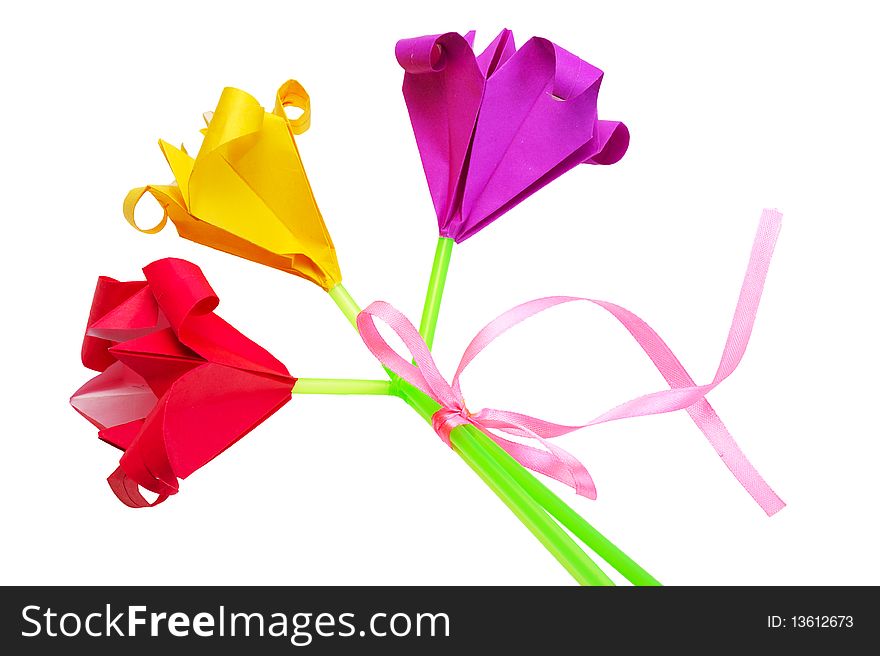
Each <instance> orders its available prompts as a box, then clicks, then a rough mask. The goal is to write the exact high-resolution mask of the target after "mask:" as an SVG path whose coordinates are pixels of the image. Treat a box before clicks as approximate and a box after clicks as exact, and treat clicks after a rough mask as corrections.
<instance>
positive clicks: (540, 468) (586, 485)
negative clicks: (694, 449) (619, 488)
mask: <svg viewBox="0 0 880 656" xmlns="http://www.w3.org/2000/svg"><path fill="white" fill-rule="evenodd" d="M781 220H782V215H781V214H780V213H779V212H777V211H776V210H764V212H763V213H762V215H761V221H760V224H759V226H758V233H757V235H756V236H755V242H754V245H753V247H752V254H751V258H750V260H749V265H748V268H747V269H746V275H745V280H744V281H743V285H742V289H741V291H740V296H739V301H738V303H737V306H736V311H735V312H734V316H733V321H732V323H731V327H730V332H729V333H728V336H727V343H726V345H725V347H724V352H723V353H722V356H721V363H720V364H719V365H718V369H717V371H716V373H715V377H714V378H713V379H712V382H710V383H707V384H705V385H697V384H696V383H695V382H694V380H693V378H691V376H690V374H688V373H687V371H686V370H685V368H684V367H683V366H682V364H681V363H680V362H679V361H678V358H677V357H676V356H675V355H674V354H673V353H672V351H671V350H670V348H669V346H667V344H666V342H664V341H663V340H662V339H661V338H660V336H659V335H658V334H657V333H656V332H655V331H654V330H653V329H652V328H651V327H650V326H648V324H647V323H645V322H644V321H642V319H640V318H639V317H638V316H636V315H635V314H633V313H632V312H630V311H629V310H627V309H625V308H622V307H620V306H619V305H615V304H614V303H609V302H607V301H599V300H594V299H590V298H578V297H573V296H550V297H547V298H539V299H535V300H533V301H529V302H527V303H523V304H522V305H518V306H516V307H515V308H512V309H510V310H508V311H507V312H505V313H504V314H502V315H500V316H499V317H498V318H496V319H494V320H493V321H491V322H490V323H489V324H487V325H486V326H485V327H484V328H483V329H482V330H481V331H480V332H478V333H477V335H476V336H475V337H474V338H473V340H471V343H470V344H469V345H468V347H467V349H465V352H464V355H462V358H461V362H460V363H459V365H458V369H457V370H456V372H455V375H454V376H453V377H452V382H451V384H450V383H448V382H447V381H446V379H444V378H443V376H442V375H441V374H440V372H439V370H438V369H437V365H436V364H435V363H434V359H433V358H432V357H431V351H430V349H428V347H427V345H426V344H425V341H424V340H423V339H422V338H421V336H420V335H419V333H418V331H417V330H416V329H415V327H414V326H413V325H412V323H411V322H410V321H409V320H408V319H407V318H406V317H405V316H404V315H403V314H402V313H401V312H399V311H398V310H397V309H395V308H394V307H392V306H391V305H389V304H388V303H385V302H384V301H376V302H374V303H372V304H371V305H370V306H369V307H367V308H366V309H365V310H364V311H363V312H361V313H360V314H359V315H358V319H357V324H358V330H359V331H360V334H361V337H362V339H363V340H364V343H365V344H366V345H367V348H369V349H370V352H372V353H373V355H374V356H376V358H377V359H378V360H379V361H380V362H381V363H382V364H383V365H384V366H386V367H387V368H389V369H391V370H392V371H393V372H394V373H396V374H397V375H398V376H400V377H401V378H402V379H404V380H406V381H407V382H408V383H410V384H411V385H413V386H415V387H417V388H418V389H420V390H421V391H422V392H424V393H425V394H427V395H428V396H430V397H431V398H432V399H434V400H435V401H436V402H437V403H439V404H440V406H441V407H440V409H439V410H438V411H437V412H436V413H435V414H434V417H433V426H434V430H435V431H436V432H437V434H438V435H439V436H440V438H441V439H442V440H443V441H444V442H445V443H446V444H447V445H448V444H449V443H450V442H449V434H450V432H451V431H452V429H453V428H455V427H456V426H460V425H462V424H471V425H473V426H475V427H476V428H478V429H479V430H481V431H483V432H484V433H485V434H486V435H488V436H489V437H490V438H491V439H492V440H494V441H495V442H496V443H497V444H498V445H499V446H501V447H502V448H503V449H504V450H505V451H507V452H508V453H509V454H510V455H511V456H512V457H513V458H515V459H516V460H517V461H518V462H519V463H520V464H521V465H523V466H524V467H526V468H528V469H531V470H532V471H535V472H538V473H541V474H544V475H545V476H549V477H551V478H554V479H556V480H558V481H560V482H562V483H565V484H566V485H568V486H570V487H573V488H574V489H575V491H576V492H577V494H579V495H582V496H585V497H588V498H590V499H595V498H596V487H595V485H594V484H593V479H592V477H591V476H590V474H589V472H587V470H586V468H585V467H584V465H583V464H582V463H581V462H580V461H579V460H577V458H575V457H574V456H572V455H571V454H570V453H568V452H567V451H565V450H563V449H562V448H560V447H558V446H555V445H554V444H553V443H552V442H551V441H550V438H554V437H558V436H560V435H565V434H566V433H570V432H572V431H575V430H578V429H581V428H586V427H588V426H595V425H597V424H602V423H605V422H608V421H615V420H617V419H626V418H628V417H642V416H646V415H655V414H662V413H666V412H673V411H675V410H687V412H688V414H689V415H690V417H691V419H692V420H693V421H694V423H695V424H696V425H697V427H698V428H699V429H700V430H701V431H703V434H704V435H705V436H706V439H708V440H709V443H710V444H711V445H712V446H713V447H714V448H715V451H716V452H717V453H718V455H719V457H720V458H721V459H722V461H723V462H724V464H725V465H727V467H728V469H730V471H731V472H732V473H733V475H734V476H735V477H736V479H737V480H738V481H739V482H740V484H741V485H742V486H743V487H744V488H745V489H746V491H747V492H748V493H749V494H750V495H751V496H752V498H754V499H755V501H756V502H757V503H758V504H759V505H760V506H761V508H762V509H763V510H764V512H766V513H767V515H773V514H775V513H776V512H778V511H779V510H781V509H782V508H784V507H785V502H783V501H782V499H780V498H779V496H778V495H777V494H776V493H775V492H774V491H773V490H772V489H771V488H770V486H769V485H768V484H767V483H766V482H765V481H764V479H763V478H762V477H761V475H760V474H759V473H758V472H757V470H756V469H755V468H754V466H753V465H752V464H751V463H750V462H749V460H748V459H747V458H746V456H745V454H743V452H742V450H741V449H740V448H739V445H737V443H736V441H735V440H734V439H733V436H732V435H731V434H730V433H729V432H728V430H727V428H726V427H725V426H724V424H723V423H722V421H721V419H720V418H719V417H718V415H717V414H716V413H715V410H714V409H713V408H712V406H711V405H709V402H708V401H707V400H706V398H705V397H706V394H708V393H709V392H710V391H711V390H713V389H714V388H715V387H717V386H718V385H720V384H721V382H722V381H723V380H724V379H725V378H727V377H728V376H729V375H730V374H731V373H733V371H734V370H735V369H736V367H737V366H738V365H739V363H740V361H741V360H742V357H743V354H744V353H745V350H746V346H747V345H748V341H749V337H750V335H751V332H752V327H753V326H754V322H755V316H756V314H757V311H758V305H759V303H760V300H761V293H762V291H763V288H764V282H765V280H766V277H767V270H768V268H769V265H770V260H771V258H772V256H773V249H774V247H775V245H776V240H777V237H778V235H779V230H780V227H781ZM574 301H586V302H589V303H592V304H594V305H598V306H599V307H601V308H603V309H604V310H606V311H608V312H609V313H610V314H611V315H612V316H613V317H614V318H615V319H617V320H618V321H619V322H620V323H621V324H622V325H623V327H624V328H626V329H627V330H628V331H629V333H630V334H631V335H632V336H633V337H634V338H635V340H636V341H637V342H638V344H639V346H641V347H642V350H644V352H645V354H646V355H647V356H648V357H649V358H650V359H651V361H652V362H653V363H654V366H656V367H657V369H658V370H659V371H660V373H661V374H662V375H663V377H664V378H665V379H666V382H667V383H669V386H670V389H666V390H662V391H659V392H654V393H653V394H646V395H645V396H640V397H638V398H635V399H632V400H630V401H627V402H626V403H623V404H621V405H619V406H617V407H615V408H613V409H611V410H609V411H608V412H605V413H603V414H601V415H599V416H598V417H596V418H595V419H593V420H592V421H589V422H587V423H586V424H583V425H580V426H566V425H562V424H556V423H553V422H549V421H545V420H543V419H537V418H535V417H530V416H528V415H524V414H520V413H518V412H512V411H509V410H494V409H491V408H486V409H483V410H480V411H479V412H471V411H469V410H468V408H467V406H466V405H465V402H464V397H463V395H462V393H461V386H460V384H459V378H460V377H461V374H462V373H463V372H464V370H465V368H467V366H468V364H470V362H471V361H472V360H473V359H474V358H475V357H476V356H477V355H478V354H479V353H480V352H481V351H482V350H483V349H484V348H486V346H488V345H489V344H491V343H492V341H494V340H495V338H496V337H498V336H499V335H501V334H502V333H504V332H505V331H507V330H509V329H510V328H512V327H513V326H515V325H516V324H518V323H520V322H521V321H524V320H525V319H528V318H529V317H531V316H533V315H535V314H538V313H540V312H543V311H544V310H547V309H549V308H551V307H555V306H557V305H561V304H564V303H571V302H574ZM374 317H376V318H379V319H381V320H383V321H384V322H385V323H387V324H388V325H389V326H390V327H391V329H392V330H394V332H395V333H397V335H398V336H399V337H400V338H401V340H403V343H404V344H405V345H406V347H407V348H408V349H409V351H410V353H411V354H412V356H413V359H414V360H415V363H416V365H417V366H413V365H412V364H410V363H409V362H408V361H407V360H405V359H404V358H403V357H402V356H401V355H400V354H398V353H397V352H396V351H395V350H394V349H392V348H391V346H389V345H388V343H387V342H386V341H385V340H384V339H383V338H382V336H381V335H380V334H379V331H378V330H377V328H376V324H375V319H374ZM493 431H501V432H503V433H506V434H508V435H512V436H516V437H520V438H527V439H534V440H537V441H538V442H539V443H540V445H541V446H542V447H544V449H546V450H542V449H537V448H534V447H531V446H528V445H526V444H521V443H519V442H514V441H511V440H508V439H505V438H503V437H501V436H499V435H497V434H496V433H494V432H493Z"/></svg>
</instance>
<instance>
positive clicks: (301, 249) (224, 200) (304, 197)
mask: <svg viewBox="0 0 880 656" xmlns="http://www.w3.org/2000/svg"><path fill="white" fill-rule="evenodd" d="M287 107H295V108H298V109H300V110H301V111H302V114H301V115H300V116H299V117H298V118H296V119H289V118H288V117H287V114H286V111H285V108H287ZM310 121H311V109H310V103H309V96H308V94H307V93H306V91H305V89H303V87H302V86H301V85H300V84H299V83H298V82H295V81H293V80H290V81H288V82H285V83H284V84H283V85H282V86H281V88H280V89H279V90H278V94H277V97H276V102H275V107H274V109H273V110H272V111H271V112H267V111H265V110H264V109H263V108H262V107H261V106H260V104H259V103H258V102H257V101H256V100H255V99H254V98H253V96H251V95H250V94H248V93H245V92H244V91H241V90H239V89H233V88H226V89H224V90H223V93H222V95H221V96H220V101H219V102H218V103H217V108H216V109H215V110H214V112H213V114H212V116H211V118H210V120H209V122H208V127H207V129H205V130H203V133H204V140H203V141H202V146H201V148H200V149H199V153H198V155H197V156H196V157H195V159H193V158H192V157H190V156H189V155H188V154H187V152H186V151H185V150H184V149H183V148H175V147H174V146H172V145H170V144H168V143H166V142H164V141H160V142H159V145H160V147H161V149H162V152H163V153H164V154H165V158H166V159H167V161H168V165H169V166H170V167H171V171H172V172H173V174H174V179H175V184H172V185H149V186H146V187H139V188H137V189H132V190H131V191H130V192H129V193H128V196H127V197H126V198H125V202H124V204H123V212H124V214H125V218H126V219H127V220H128V222H129V223H130V224H131V225H133V226H134V227H135V228H137V229H138V230H141V232H148V233H154V232H158V231H159V230H161V229H162V228H163V227H164V226H165V223H166V221H167V219H168V218H170V219H171V221H172V223H174V225H175V227H176V228H177V232H178V233H179V234H180V236H181V237H184V238H186V239H190V240H192V241H195V242H198V243H200V244H204V245H206V246H210V247H211V248H216V249H218V250H221V251H225V252H227V253H232V254H233V255H238V256H239V257H243V258H245V259H248V260H252V261H254V262H258V263H260V264H265V265H266V266H270V267H273V268H276V269H281V270H282V271H287V272H288V273H292V274H294V275H297V276H300V277H302V278H305V279H307V280H310V281H312V282H314V283H315V284H317V285H320V286H321V287H323V288H324V289H328V290H329V289H330V288H332V287H333V286H334V285H336V284H337V283H339V282H340V281H341V280H342V274H341V273H340V271H339V263H338V262H337V260H336V250H335V248H334V247H333V241H332V240H331V239H330V235H329V233H328V232H327V228H326V226H325V225H324V219H323V218H322V217H321V212H320V211H319V210H318V205H317V203H316V202H315V197H314V194H313V193H312V188H311V186H310V185H309V180H308V177H307V176H306V172H305V169H304V168H303V165H302V160H301V159H300V155H299V150H298V149H297V147H296V142H295V141H294V135H295V134H301V133H302V132H304V131H305V130H306V129H307V128H308V126H309V123H310ZM146 193H150V194H152V195H153V197H154V198H155V199H156V200H157V201H158V202H159V204H160V205H161V206H162V208H163V210H164V214H163V217H162V220H161V221H160V223H159V224H158V225H157V226H155V227H153V228H148V229H141V228H140V227H139V226H138V225H137V224H136V223H135V220H134V210H135V206H136V205H137V203H138V201H139V200H140V199H141V197H143V195H144V194H146Z"/></svg>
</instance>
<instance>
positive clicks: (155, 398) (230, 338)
mask: <svg viewBox="0 0 880 656" xmlns="http://www.w3.org/2000/svg"><path fill="white" fill-rule="evenodd" d="M144 274H145V275H146V280H145V281H136V282H119V281H117V280H114V279H112V278H107V277H101V278H99V280H98V286H97V289H96V290H95V296H94V300H93V302H92V310H91V312H90V314H89V322H88V327H87V329H86V336H85V338H84V340H83V349H82V360H83V364H84V365H85V366H86V367H89V368H90V369H93V370H95V371H98V372H100V373H99V374H98V375H97V376H96V377H94V378H93V379H92V380H90V381H89V382H87V383H86V384H85V385H83V386H82V387H81V388H80V389H79V390H77V392H76V393H75V394H74V395H73V397H72V398H71V400H70V402H71V405H73V407H74V408H75V409H76V410H77V411H78V412H79V413H80V414H82V415H83V416H84V417H85V418H86V419H88V420H89V421H90V422H92V423H93V424H94V425H95V426H96V427H97V428H98V429H99V433H98V436H99V437H100V438H101V439H102V440H104V441H105V442H107V443H108V444H111V445H113V446H115V447H117V448H119V449H121V450H123V451H124V453H123V455H122V458H121V460H120V463H119V468H118V469H117V470H116V471H115V472H114V473H113V474H111V476H110V478H109V479H108V481H109V482H110V486H111V488H112V489H113V491H114V492H115V493H116V495H117V496H118V497H119V499H120V500H121V501H122V502H123V503H125V504H126V505H128V506H132V507H145V506H150V505H155V504H157V503H161V502H162V501H163V500H164V499H165V498H167V497H168V495H171V494H175V493H176V492H177V490H178V478H186V477H187V476H189V475H190V474H191V473H193V472H194V471H195V470H196V469H198V468H199V467H201V466H203V465H205V464H206V463H207V462H209V461H210V460H212V459H213V458H215V457H216V456H217V455H219V454H220V453H222V452H223V451H225V450H226V449H227V448H229V447H230V446H231V445H232V444H234V443H235V442H237V441H238V440H239V439H241V438H242V437H243V436H244V435H246V434H247V433H248V432H250V431H251V430H252V429H253V428H255V427H256V426H257V425H259V424H260V423H261V422H262V421H264V420H265V419H266V418H267V417H269V416H270V415H272V414H273V413H274V412H275V411H276V410H278V408H280V407H281V406H282V405H284V404H285V403H287V402H288V401H289V400H290V398H291V389H292V388H293V386H294V384H295V383H296V379H295V378H293V377H292V376H291V375H290V373H289V372H288V370H287V368H286V367H285V366H284V365H283V364H282V363H281V362H280V361H278V360H277V359H276V358H274V357H273V356H272V355H271V354H270V353H269V352H268V351H266V350H265V349H263V348H262V347H260V346H259V345H257V344H255V343H254V342H252V341H251V340H249V339H248V338H247V337H245V336H244V335H242V334H241V333H240V332H238V331H237V330H236V329H235V328H233V327H232V326H230V325H229V324H228V323H226V322H225V321H223V319H221V318H220V317H218V316H217V315H216V314H214V309H215V308H216V307H217V304H218V303H219V300H218V298H217V296H216V295H215V294H214V291H213V290H212V289H211V287H210V285H209V284H208V281H207V280H206V279H205V277H204V275H203V274H202V271H201V269H199V268H198V267H197V266H196V265H195V264H192V263H190V262H187V261H185V260H177V259H173V258H166V259H164V260H159V261H158V262H153V263H152V264H150V265H149V266H147V267H145V268H144ZM139 486H140V487H143V488H145V489H147V490H150V491H152V492H154V493H156V494H158V495H159V498H158V499H157V500H156V501H155V502H153V503H149V502H147V501H146V499H144V497H143V495H142V494H141V493H140V490H139V489H138V487H139Z"/></svg>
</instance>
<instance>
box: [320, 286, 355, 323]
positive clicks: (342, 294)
mask: <svg viewBox="0 0 880 656" xmlns="http://www.w3.org/2000/svg"><path fill="white" fill-rule="evenodd" d="M327 293H328V294H330V298H332V299H333V302H334V303H336V306H337V307H338V308H339V309H340V310H342V314H344V315H345V318H346V319H348V321H349V323H350V324H351V325H352V326H354V329H355V330H357V316H358V315H359V314H360V313H361V308H360V307H359V306H358V304H357V303H355V302H354V299H353V298H352V297H351V294H349V293H348V290H347V289H346V288H345V287H343V286H342V283H341V282H340V283H338V284H337V285H335V286H334V287H332V288H331V289H330V290H328V292H327Z"/></svg>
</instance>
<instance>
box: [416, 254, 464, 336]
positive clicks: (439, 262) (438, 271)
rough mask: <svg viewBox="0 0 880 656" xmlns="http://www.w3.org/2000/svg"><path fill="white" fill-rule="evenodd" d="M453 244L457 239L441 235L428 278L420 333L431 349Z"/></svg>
mask: <svg viewBox="0 0 880 656" xmlns="http://www.w3.org/2000/svg"><path fill="white" fill-rule="evenodd" d="M453 246H455V241H453V240H452V239H450V238H449V237H440V238H439V239H438V240H437V250H436V251H434V264H433V265H432V266H431V278H430V279H429V280H428V291H427V292H426V293H425V307H424V308H423V309H422V322H421V324H419V334H420V335H421V336H422V339H424V340H425V344H427V345H428V348H429V349H430V348H433V346H434V332H435V331H436V330H437V319H438V318H439V316H440V302H441V301H442V300H443V289H444V287H446V274H447V273H449V260H450V259H451V258H452V247H453Z"/></svg>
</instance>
